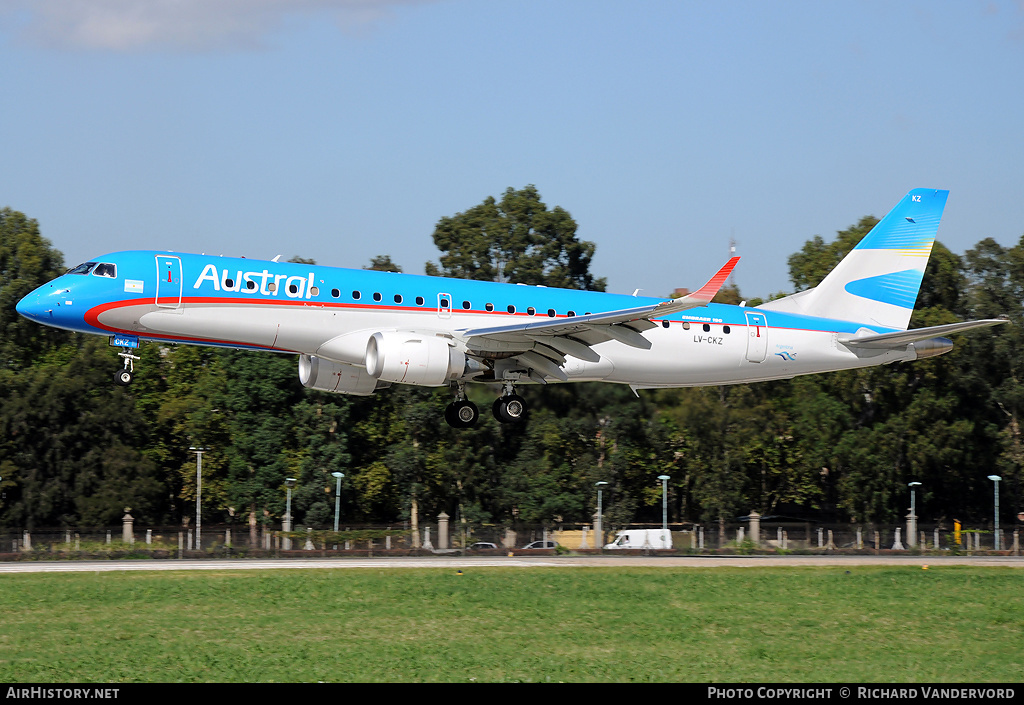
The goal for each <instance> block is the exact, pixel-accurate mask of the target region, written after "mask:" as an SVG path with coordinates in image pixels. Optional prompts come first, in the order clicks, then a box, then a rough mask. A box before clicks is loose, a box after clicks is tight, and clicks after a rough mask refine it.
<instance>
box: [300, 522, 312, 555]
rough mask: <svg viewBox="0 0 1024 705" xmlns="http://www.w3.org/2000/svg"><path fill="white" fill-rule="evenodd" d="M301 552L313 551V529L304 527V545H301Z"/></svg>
mask: <svg viewBox="0 0 1024 705" xmlns="http://www.w3.org/2000/svg"><path fill="white" fill-rule="evenodd" d="M302 550H304V551H312V550H313V527H311V526H307V527H306V543H305V544H304V545H303V547H302Z"/></svg>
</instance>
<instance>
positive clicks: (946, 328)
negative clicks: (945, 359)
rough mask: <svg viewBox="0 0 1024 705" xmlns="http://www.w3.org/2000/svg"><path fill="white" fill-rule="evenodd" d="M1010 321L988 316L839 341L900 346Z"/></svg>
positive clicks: (859, 345)
mask: <svg viewBox="0 0 1024 705" xmlns="http://www.w3.org/2000/svg"><path fill="white" fill-rule="evenodd" d="M1009 322H1010V321H1009V319H1007V318H986V319H983V320H979V321H962V322H960V323H947V324H946V325H942V326H931V327H929V328H915V329H914V330H900V331H896V332H895V333H879V334H875V335H864V336H860V337H840V338H839V339H838V342H840V343H842V344H843V345H846V346H847V347H851V348H883V349H884V348H900V347H903V346H904V345H907V344H908V343H914V342H917V341H919V340H928V339H930V338H937V337H940V336H944V335H949V334H951V333H959V332H961V331H965V330H971V329H973V328H985V327H987V326H998V325H1000V324H1003V323H1009Z"/></svg>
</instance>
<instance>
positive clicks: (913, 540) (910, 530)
mask: <svg viewBox="0 0 1024 705" xmlns="http://www.w3.org/2000/svg"><path fill="white" fill-rule="evenodd" d="M920 486H921V483H920V482H917V481H914V482H908V483H907V487H909V488H910V525H909V526H908V527H907V534H908V535H907V544H908V545H910V546H916V545H917V506H916V505H917V502H916V500H917V488H918V487H920Z"/></svg>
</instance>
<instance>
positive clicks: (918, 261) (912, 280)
mask: <svg viewBox="0 0 1024 705" xmlns="http://www.w3.org/2000/svg"><path fill="white" fill-rule="evenodd" d="M948 195H949V191H941V190H935V189H924V188H918V189H914V190H913V191H911V192H910V193H908V194H907V195H906V196H904V197H903V200H901V201H900V202H899V203H898V204H897V205H896V207H895V208H893V209H892V210H891V211H889V213H888V214H887V215H886V216H885V217H884V218H882V219H881V220H880V221H878V223H877V224H876V225H875V227H874V228H872V229H871V232H869V233H868V234H867V235H865V236H864V239H863V240H861V241H860V242H859V243H858V244H857V246H856V247H855V248H853V250H852V251H851V252H850V254H848V255H847V256H846V257H844V258H843V261H842V262H840V263H839V264H838V265H836V268H835V269H833V270H832V271H831V272H830V273H829V274H828V276H827V277H825V278H824V279H823V280H822V282H821V283H820V284H818V286H816V287H814V288H813V289H808V290H807V291H801V292H800V293H798V294H793V295H792V296H787V297H785V298H782V299H777V300H775V301H770V302H768V303H766V304H762V305H761V306H760V308H764V309H768V310H774V311H787V312H790V313H802V314H805V315H808V316H819V317H822V318H836V319H839V320H844V321H855V322H858V323H867V324H872V325H877V326H884V327H886V328H897V329H900V330H906V329H907V326H908V325H909V324H910V314H911V313H912V312H913V310H914V303H915V302H916V301H917V293H918V291H919V290H920V288H921V280H922V279H923V277H924V269H925V267H926V266H927V264H928V256H929V255H930V254H931V251H932V244H933V243H934V242H935V233H936V232H937V231H938V229H939V220H940V219H941V218H942V211H943V209H944V208H945V206H946V197H947V196H948Z"/></svg>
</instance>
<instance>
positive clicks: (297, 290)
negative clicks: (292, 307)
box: [192, 264, 313, 299]
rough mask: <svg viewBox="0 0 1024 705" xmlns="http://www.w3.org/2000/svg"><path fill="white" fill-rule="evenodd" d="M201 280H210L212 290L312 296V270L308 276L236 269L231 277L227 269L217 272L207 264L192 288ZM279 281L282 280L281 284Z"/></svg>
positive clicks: (294, 296) (200, 283) (200, 282)
mask: <svg viewBox="0 0 1024 705" xmlns="http://www.w3.org/2000/svg"><path fill="white" fill-rule="evenodd" d="M203 282H210V283H211V284H212V285H213V290H214V291H233V292H237V293H239V294H254V295H255V294H259V295H261V296H277V295H278V294H280V293H281V292H282V291H283V292H284V295H285V296H287V297H288V298H290V299H301V298H306V299H309V298H312V296H313V272H310V273H309V275H308V276H289V275H287V274H271V273H270V271H269V270H267V269H264V270H263V271H262V272H243V271H241V270H238V272H237V273H236V274H235V277H234V278H231V275H230V272H229V271H228V270H227V269H223V270H221V271H220V272H218V271H217V266H216V265H214V264H208V265H206V266H205V267H204V268H203V272H202V274H200V275H199V277H198V278H197V279H196V283H195V284H193V285H192V288H193V289H199V288H200V287H201V286H202V285H203ZM281 282H284V285H283V286H282V284H281ZM250 284H252V286H250Z"/></svg>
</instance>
